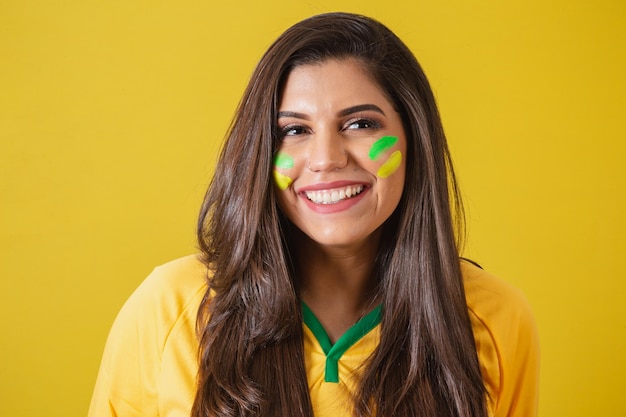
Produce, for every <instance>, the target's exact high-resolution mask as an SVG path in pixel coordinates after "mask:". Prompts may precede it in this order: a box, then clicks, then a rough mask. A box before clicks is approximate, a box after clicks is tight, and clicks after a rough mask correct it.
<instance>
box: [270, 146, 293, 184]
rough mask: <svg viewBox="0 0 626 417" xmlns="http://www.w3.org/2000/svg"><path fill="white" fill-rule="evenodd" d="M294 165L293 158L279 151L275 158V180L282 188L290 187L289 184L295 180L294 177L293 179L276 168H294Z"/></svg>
mask: <svg viewBox="0 0 626 417" xmlns="http://www.w3.org/2000/svg"><path fill="white" fill-rule="evenodd" d="M293 166H294V162H293V158H292V157H291V156H289V155H287V154H285V153H279V154H278V155H276V157H275V158H274V168H275V169H274V182H275V183H276V185H277V186H278V188H280V189H281V190H286V189H287V188H289V186H290V185H291V183H292V182H293V179H291V178H290V177H288V176H287V175H284V174H281V173H280V172H278V171H277V170H276V168H279V169H290V168H293Z"/></svg>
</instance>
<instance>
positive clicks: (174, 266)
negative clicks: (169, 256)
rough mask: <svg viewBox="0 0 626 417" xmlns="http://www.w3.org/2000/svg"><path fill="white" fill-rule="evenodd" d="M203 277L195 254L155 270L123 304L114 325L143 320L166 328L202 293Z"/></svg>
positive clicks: (204, 277) (203, 288)
mask: <svg viewBox="0 0 626 417" xmlns="http://www.w3.org/2000/svg"><path fill="white" fill-rule="evenodd" d="M206 277H207V268H206V266H205V265H203V264H202V262H200V260H199V259H198V257H197V256H196V255H190V256H186V257H184V258H179V259H176V260H174V261H171V262H168V263H166V264H163V265H161V266H158V267H156V268H155V269H154V270H153V271H152V272H151V273H150V275H148V277H147V278H146V279H145V280H144V281H143V282H142V283H141V284H140V285H139V287H137V289H136V290H135V291H134V292H133V294H132V295H131V296H130V298H129V299H128V300H127V301H126V303H125V304H124V306H123V307H122V309H121V311H120V313H119V315H118V317H117V319H116V324H119V322H120V321H122V322H126V323H130V322H134V321H135V322H136V321H137V320H144V319H145V320H147V321H149V322H150V323H152V324H153V325H160V326H164V327H169V326H170V325H172V322H173V321H176V320H177V318H178V317H179V316H180V315H181V314H182V313H183V311H185V310H186V309H187V308H188V307H189V304H190V303H192V302H193V301H194V300H195V299H196V298H197V297H198V295H199V294H204V292H205V291H206ZM155 319H156V320H155ZM146 324H149V323H146ZM144 328H145V327H144ZM148 328H149V327H148Z"/></svg>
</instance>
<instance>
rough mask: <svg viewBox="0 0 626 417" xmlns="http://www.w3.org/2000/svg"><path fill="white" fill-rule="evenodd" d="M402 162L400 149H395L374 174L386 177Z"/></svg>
mask: <svg viewBox="0 0 626 417" xmlns="http://www.w3.org/2000/svg"><path fill="white" fill-rule="evenodd" d="M401 162H402V153H401V152H400V151H395V152H394V153H392V154H391V155H390V156H389V159H387V160H386V161H385V163H384V164H382V166H381V167H380V168H379V169H378V172H377V173H376V175H378V176H379V177H380V178H387V177H388V176H390V175H391V174H393V173H394V172H396V170H397V169H398V167H400V163H401Z"/></svg>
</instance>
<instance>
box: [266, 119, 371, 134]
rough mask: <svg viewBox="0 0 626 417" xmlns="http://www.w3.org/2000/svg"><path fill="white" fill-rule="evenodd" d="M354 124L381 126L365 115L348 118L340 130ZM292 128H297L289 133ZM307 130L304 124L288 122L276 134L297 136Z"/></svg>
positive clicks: (360, 128) (369, 126) (368, 126)
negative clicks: (295, 131) (293, 132)
mask: <svg viewBox="0 0 626 417" xmlns="http://www.w3.org/2000/svg"><path fill="white" fill-rule="evenodd" d="M355 124H361V125H362V124H366V125H367V126H366V127H359V128H358V130H362V129H371V130H376V129H380V128H381V127H382V123H380V122H379V121H377V120H374V119H370V118H366V117H355V118H353V119H350V120H348V121H347V122H346V123H344V127H342V129H341V130H342V131H343V130H350V126H352V125H355ZM294 130H297V131H298V133H295V134H290V133H289V132H292V131H294ZM307 131H308V128H307V127H306V126H302V125H299V124H295V123H294V124H288V125H286V126H283V127H281V128H279V131H278V136H279V138H280V139H283V138H285V137H286V136H298V135H301V134H304V133H306V132H307Z"/></svg>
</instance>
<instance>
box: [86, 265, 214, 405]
mask: <svg viewBox="0 0 626 417" xmlns="http://www.w3.org/2000/svg"><path fill="white" fill-rule="evenodd" d="M205 278H206V268H205V267H204V265H202V264H201V263H200V262H199V261H198V260H197V257H195V256H190V257H186V258H181V259H179V260H175V261H172V262H170V263H168V264H165V265H163V266H160V267H158V268H156V269H155V270H154V271H153V272H152V273H151V274H150V275H149V276H148V277H147V278H146V280H145V281H144V282H143V283H142V284H141V285H140V286H139V287H138V288H137V289H136V290H135V292H134V293H133V294H132V295H131V296H130V298H129V299H128V301H127V302H126V303H125V304H124V306H123V307H122V309H121V310H120V312H119V314H118V316H117V318H116V319H115V322H114V323H113V326H112V328H111V330H110V332H109V336H108V338H107V342H106V345H105V348H104V354H103V357H102V362H101V365H100V370H99V373H98V377H97V379H96V385H95V388H94V392H93V396H92V399H91V404H90V407H89V413H88V417H114V416H115V417H136V416H142V417H156V416H161V417H165V416H167V417H173V416H183V415H189V410H190V408H191V403H192V401H193V394H194V393H195V375H196V371H197V347H198V345H197V337H196V333H195V317H196V313H197V309H198V306H199V303H200V301H201V299H202V297H203V295H204V293H205V291H206V282H205Z"/></svg>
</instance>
